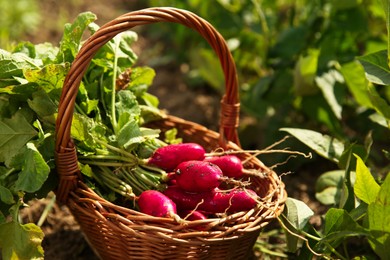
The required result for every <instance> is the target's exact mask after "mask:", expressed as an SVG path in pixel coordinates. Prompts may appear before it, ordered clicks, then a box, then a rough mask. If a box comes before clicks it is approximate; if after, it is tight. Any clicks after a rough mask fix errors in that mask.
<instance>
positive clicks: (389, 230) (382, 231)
mask: <svg viewBox="0 0 390 260" xmlns="http://www.w3.org/2000/svg"><path fill="white" fill-rule="evenodd" d="M367 215H368V227H369V229H370V232H371V235H372V237H370V238H369V242H370V245H371V247H372V249H373V250H374V251H375V253H376V254H378V256H379V257H381V258H382V259H388V257H389V254H388V252H389V248H390V225H389V223H390V174H388V175H387V176H386V179H385V181H384V182H383V183H382V185H381V187H380V190H379V192H378V195H377V197H376V199H375V201H374V202H372V203H370V205H368V209H367Z"/></svg>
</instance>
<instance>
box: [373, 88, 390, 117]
mask: <svg viewBox="0 0 390 260" xmlns="http://www.w3.org/2000/svg"><path fill="white" fill-rule="evenodd" d="M368 91H369V93H370V95H369V97H370V99H371V102H372V104H373V106H374V108H375V110H376V111H377V112H378V113H379V114H381V115H382V116H384V117H385V118H386V119H387V120H390V105H389V104H388V103H387V102H386V100H385V99H383V98H382V97H381V96H380V95H379V94H378V92H377V91H376V89H375V87H374V86H372V85H370V86H368Z"/></svg>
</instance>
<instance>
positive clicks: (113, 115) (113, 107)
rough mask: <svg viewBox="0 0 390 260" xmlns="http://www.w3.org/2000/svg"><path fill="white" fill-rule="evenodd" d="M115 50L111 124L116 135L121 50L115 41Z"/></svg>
mask: <svg viewBox="0 0 390 260" xmlns="http://www.w3.org/2000/svg"><path fill="white" fill-rule="evenodd" d="M114 41H115V50H114V52H115V53H114V67H113V72H112V88H111V91H112V93H111V124H112V128H113V129H114V132H115V134H117V132H118V129H117V128H118V122H117V121H116V112H115V92H116V75H117V72H118V55H117V52H118V49H119V41H117V40H115V38H114Z"/></svg>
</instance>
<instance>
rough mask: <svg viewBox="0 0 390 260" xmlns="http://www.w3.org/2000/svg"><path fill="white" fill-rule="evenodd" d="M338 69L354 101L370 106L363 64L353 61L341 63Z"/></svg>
mask: <svg viewBox="0 0 390 260" xmlns="http://www.w3.org/2000/svg"><path fill="white" fill-rule="evenodd" d="M340 71H341V73H342V74H343V76H344V79H345V82H346V83H347V86H348V89H349V91H350V92H351V93H352V95H353V97H354V98H355V99H356V101H357V102H358V103H359V104H360V105H362V106H366V107H372V104H371V100H370V98H369V95H368V89H367V86H368V81H367V79H366V76H365V71H364V68H363V66H362V65H361V64H360V63H358V62H356V61H353V62H350V63H347V64H344V65H342V66H341V69H340Z"/></svg>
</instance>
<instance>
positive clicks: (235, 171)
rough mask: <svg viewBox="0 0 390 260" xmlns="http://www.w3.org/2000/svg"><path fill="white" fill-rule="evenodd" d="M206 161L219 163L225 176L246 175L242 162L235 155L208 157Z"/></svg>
mask: <svg viewBox="0 0 390 260" xmlns="http://www.w3.org/2000/svg"><path fill="white" fill-rule="evenodd" d="M204 161H206V162H211V163H213V164H215V165H217V166H218V167H219V168H220V169H221V170H222V172H223V175H224V176H227V177H230V178H240V177H242V176H243V175H244V168H243V166H242V162H241V160H240V159H239V158H238V157H237V156H235V155H223V156H212V157H206V158H205V159H204Z"/></svg>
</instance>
